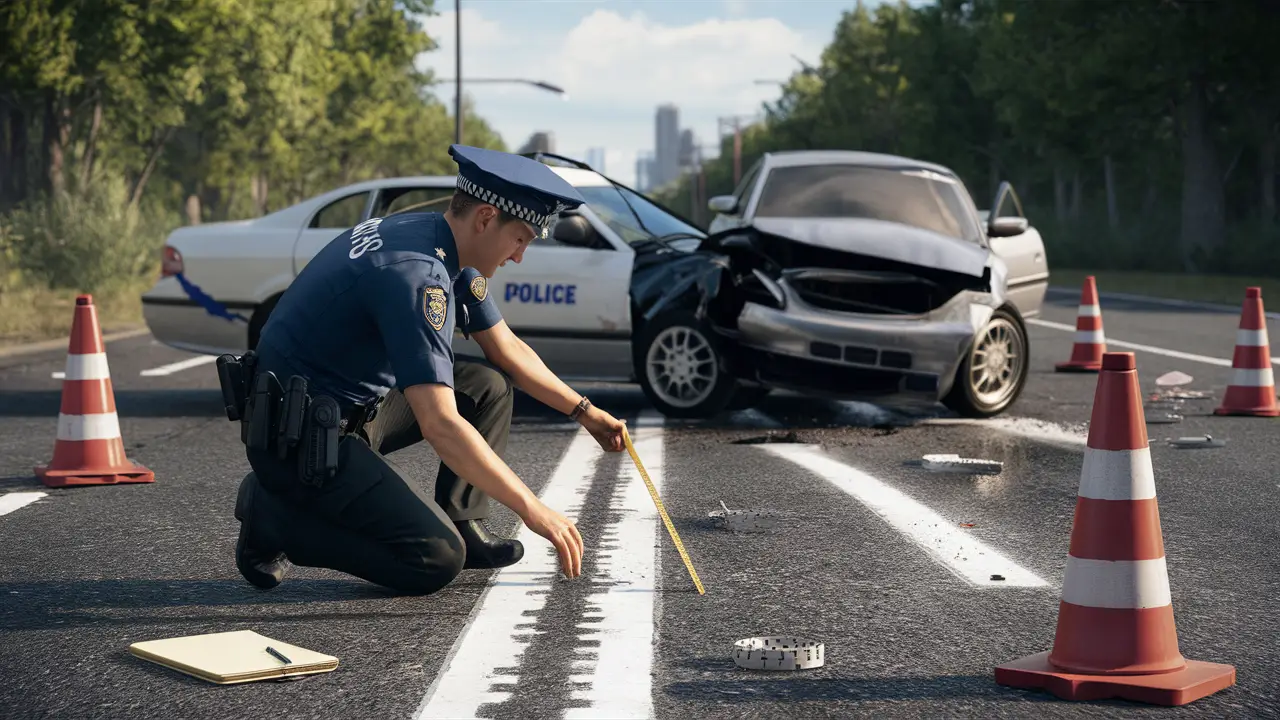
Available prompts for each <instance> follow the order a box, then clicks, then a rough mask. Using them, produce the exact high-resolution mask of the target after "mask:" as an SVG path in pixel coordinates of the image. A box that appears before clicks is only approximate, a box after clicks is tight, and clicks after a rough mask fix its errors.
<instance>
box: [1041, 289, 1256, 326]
mask: <svg viewBox="0 0 1280 720" xmlns="http://www.w3.org/2000/svg"><path fill="white" fill-rule="evenodd" d="M1048 292H1049V293H1050V294H1053V295H1065V296H1074V297H1080V288H1078V287H1075V288H1069V287H1053V286H1050V287H1049V288H1048ZM1098 299H1100V300H1125V301H1129V302H1136V303H1140V304H1146V305H1164V306H1166V307H1184V308H1192V309H1199V310H1215V311H1218V312H1223V313H1237V314H1238V313H1239V312H1240V306H1239V305H1222V304H1219V303H1209V302H1199V301H1196V300H1175V299H1173V298H1162V297H1154V296H1152V295H1134V294H1131V293H1118V292H1110V291H1107V292H1102V291H1100V292H1099V293H1098ZM1243 299H1244V298H1243V297H1242V298H1241V300H1243ZM1264 314H1265V315H1266V316H1267V317H1269V318H1273V319H1276V320H1280V313H1277V312H1266V313H1264Z"/></svg>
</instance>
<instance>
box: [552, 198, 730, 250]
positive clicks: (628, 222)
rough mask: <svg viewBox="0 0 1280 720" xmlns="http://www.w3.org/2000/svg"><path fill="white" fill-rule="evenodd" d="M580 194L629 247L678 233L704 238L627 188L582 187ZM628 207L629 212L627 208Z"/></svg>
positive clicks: (697, 230)
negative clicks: (632, 244) (628, 205)
mask: <svg viewBox="0 0 1280 720" xmlns="http://www.w3.org/2000/svg"><path fill="white" fill-rule="evenodd" d="M577 190H578V192H579V193H582V197H583V198H585V199H586V201H587V205H588V206H589V207H590V208H591V210H592V211H593V212H595V214H596V215H599V216H600V219H601V220H603V221H604V222H605V223H606V224H607V225H608V226H609V227H610V228H612V229H613V231H614V232H616V233H618V235H619V236H621V238H622V239H623V240H624V241H626V242H628V243H635V242H644V241H646V240H652V239H654V238H656V237H662V236H664V235H674V234H677V233H679V234H688V235H692V236H694V237H699V238H701V237H703V236H704V234H703V232H702V231H701V230H699V229H698V228H696V227H694V226H693V225H690V224H688V223H686V222H685V221H683V220H681V219H680V218H678V217H676V216H675V215H672V214H671V213H669V212H667V211H666V210H663V209H662V208H661V207H659V206H657V205H655V204H653V202H652V201H650V200H649V199H647V198H645V197H644V196H643V195H640V194H639V193H635V192H632V191H630V190H627V189H626V188H620V187H614V186H613V185H602V186H588V187H581V186H579V187H578V188H577ZM624 196H625V199H624ZM628 203H630V205H631V207H630V208H628V207H627V204H628ZM633 209H634V211H635V212H634V213H633V212H632V210H633ZM637 216H639V219H638V220H637Z"/></svg>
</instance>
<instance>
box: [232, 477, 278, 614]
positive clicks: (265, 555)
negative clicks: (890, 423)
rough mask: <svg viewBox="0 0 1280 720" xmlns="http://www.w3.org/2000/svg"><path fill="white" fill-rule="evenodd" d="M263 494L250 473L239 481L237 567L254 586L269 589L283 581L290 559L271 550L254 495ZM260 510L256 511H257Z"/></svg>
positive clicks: (262, 516) (264, 519)
mask: <svg viewBox="0 0 1280 720" xmlns="http://www.w3.org/2000/svg"><path fill="white" fill-rule="evenodd" d="M260 492H263V490H262V488H261V487H259V485H258V476H257V475H255V474H253V473H249V474H248V475H246V476H245V478H244V480H242V481H241V482H240V492H239V493H238V494H237V495H236V512H235V515H236V519H237V520H239V521H240V537H239V539H237V540H236V567H237V568H239V570H240V574H241V575H243V576H244V579H245V580H248V581H249V582H250V583H252V584H253V585H256V586H257V587H260V588H262V589H263V590H270V589H271V588H273V587H275V586H277V585H279V584H280V583H281V581H283V580H284V572H285V569H286V568H287V567H288V564H287V563H288V558H286V557H285V554H284V553H283V552H282V551H280V550H279V549H275V548H272V547H271V543H270V540H269V539H268V538H267V537H266V533H264V532H262V523H264V522H266V521H267V518H266V517H265V515H264V513H263V512H262V509H261V508H255V507H254V499H255V498H254V496H255V494H257V493H260ZM255 510H257V512H255Z"/></svg>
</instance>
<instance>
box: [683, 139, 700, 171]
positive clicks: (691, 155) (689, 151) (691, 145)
mask: <svg viewBox="0 0 1280 720" xmlns="http://www.w3.org/2000/svg"><path fill="white" fill-rule="evenodd" d="M698 163H699V158H698V141H697V139H696V138H694V136H693V131H692V130H688V129H686V130H684V131H683V132H681V133H680V158H679V166H680V172H684V171H685V170H692V169H693V168H694V166H696V165H698Z"/></svg>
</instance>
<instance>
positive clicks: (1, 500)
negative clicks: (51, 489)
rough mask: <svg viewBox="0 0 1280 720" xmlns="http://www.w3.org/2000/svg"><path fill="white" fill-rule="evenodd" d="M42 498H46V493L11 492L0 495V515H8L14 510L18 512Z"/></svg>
mask: <svg viewBox="0 0 1280 720" xmlns="http://www.w3.org/2000/svg"><path fill="white" fill-rule="evenodd" d="M42 497H48V493H42V492H11V493H5V494H3V495H0V515H8V514H9V513H11V512H13V511H14V510H20V509H22V508H24V507H26V506H28V505H30V504H31V503H33V502H35V501H37V500H39V499H40V498H42Z"/></svg>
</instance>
